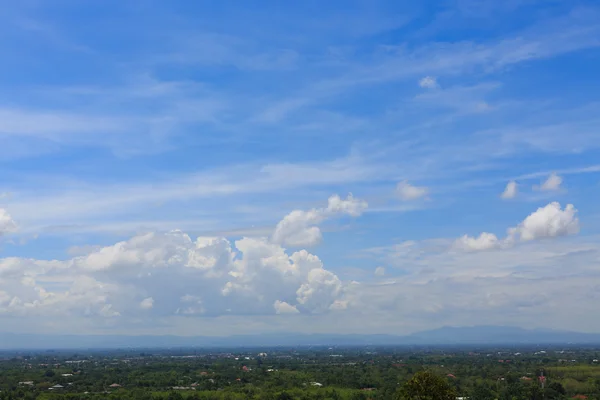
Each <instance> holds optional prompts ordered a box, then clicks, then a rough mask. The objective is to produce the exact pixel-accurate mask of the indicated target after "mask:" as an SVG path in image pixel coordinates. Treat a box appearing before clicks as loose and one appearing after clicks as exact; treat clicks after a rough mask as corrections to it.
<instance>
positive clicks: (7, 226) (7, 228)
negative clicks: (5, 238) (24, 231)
mask: <svg viewBox="0 0 600 400" xmlns="http://www.w3.org/2000/svg"><path fill="white" fill-rule="evenodd" d="M16 230H17V224H16V223H15V221H14V220H13V219H12V217H11V216H10V214H9V213H8V211H6V210H5V209H4V208H0V236H2V235H5V234H7V233H12V232H15V231H16Z"/></svg>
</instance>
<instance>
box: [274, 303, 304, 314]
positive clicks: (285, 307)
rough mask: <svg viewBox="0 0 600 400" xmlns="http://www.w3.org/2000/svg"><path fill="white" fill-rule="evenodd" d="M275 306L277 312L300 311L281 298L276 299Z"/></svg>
mask: <svg viewBox="0 0 600 400" xmlns="http://www.w3.org/2000/svg"><path fill="white" fill-rule="evenodd" d="M273 308H275V313H276V314H297V313H299V312H300V311H298V309H297V308H296V307H294V306H292V305H290V304H288V303H286V302H285V301H280V300H275V303H274V304H273Z"/></svg>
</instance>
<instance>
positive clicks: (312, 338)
mask: <svg viewBox="0 0 600 400" xmlns="http://www.w3.org/2000/svg"><path fill="white" fill-rule="evenodd" d="M569 343H571V344H600V334H594V333H580V332H569V331H557V330H548V329H535V330H528V329H522V328H515V327H503V326H472V327H443V328H439V329H434V330H429V331H424V332H419V333H415V334H411V335H406V336H397V335H357V334H348V335H337V334H295V333H291V334H281V333H278V334H265V335H236V336H224V337H214V336H195V337H189V336H150V335H147V336H125V335H41V334H16V333H0V349H109V348H111V349H116V348H169V347H171V348H173V347H275V346H282V347H295V346H366V345H372V346H427V345H438V346H440V345H512V344H515V345H517V344H521V345H535V344H569Z"/></svg>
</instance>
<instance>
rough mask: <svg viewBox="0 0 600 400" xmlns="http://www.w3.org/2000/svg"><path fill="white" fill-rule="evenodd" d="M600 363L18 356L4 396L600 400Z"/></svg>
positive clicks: (587, 354) (449, 357)
mask: <svg viewBox="0 0 600 400" xmlns="http://www.w3.org/2000/svg"><path fill="white" fill-rule="evenodd" d="M599 358H600V348H598V349H596V348H593V347H588V348H566V347H558V346H555V347H550V346H546V347H528V348H517V347H510V348H409V347H398V348H386V347H364V348H330V347H320V348H310V347H304V348H273V349H265V348H260V349H242V348H239V349H164V350H157V349H148V350H140V349H122V350H113V351H93V350H89V351H81V352H73V351H44V352H12V353H3V354H0V400H12V399H28V400H29V399H47V400H51V399H56V400H58V399H145V400H162V399H164V400H167V399H168V400H178V399H189V400H196V399H203V400H211V399H221V400H226V399H227V400H234V399H261V400H262V399H264V400H267V399H268V400H285V399H303V400H309V399H314V400H317V399H319V400H325V399H332V400H335V399H348V400H361V399H362V400H366V399H373V400H375V399H423V400H424V399H431V400H435V399H444V400H448V399H452V400H456V399H460V400H465V399H467V398H468V399H470V400H487V399H501V400H513V399H532V400H546V399H548V400H552V399H571V398H574V399H590V400H592V399H599V400H600V363H599V362H598V359H599Z"/></svg>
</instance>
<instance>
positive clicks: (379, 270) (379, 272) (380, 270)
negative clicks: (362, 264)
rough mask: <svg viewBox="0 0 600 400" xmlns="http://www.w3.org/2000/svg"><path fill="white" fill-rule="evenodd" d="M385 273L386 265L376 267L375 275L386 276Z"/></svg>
mask: <svg viewBox="0 0 600 400" xmlns="http://www.w3.org/2000/svg"><path fill="white" fill-rule="evenodd" d="M384 275H385V268H384V267H377V268H375V276H384Z"/></svg>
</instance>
